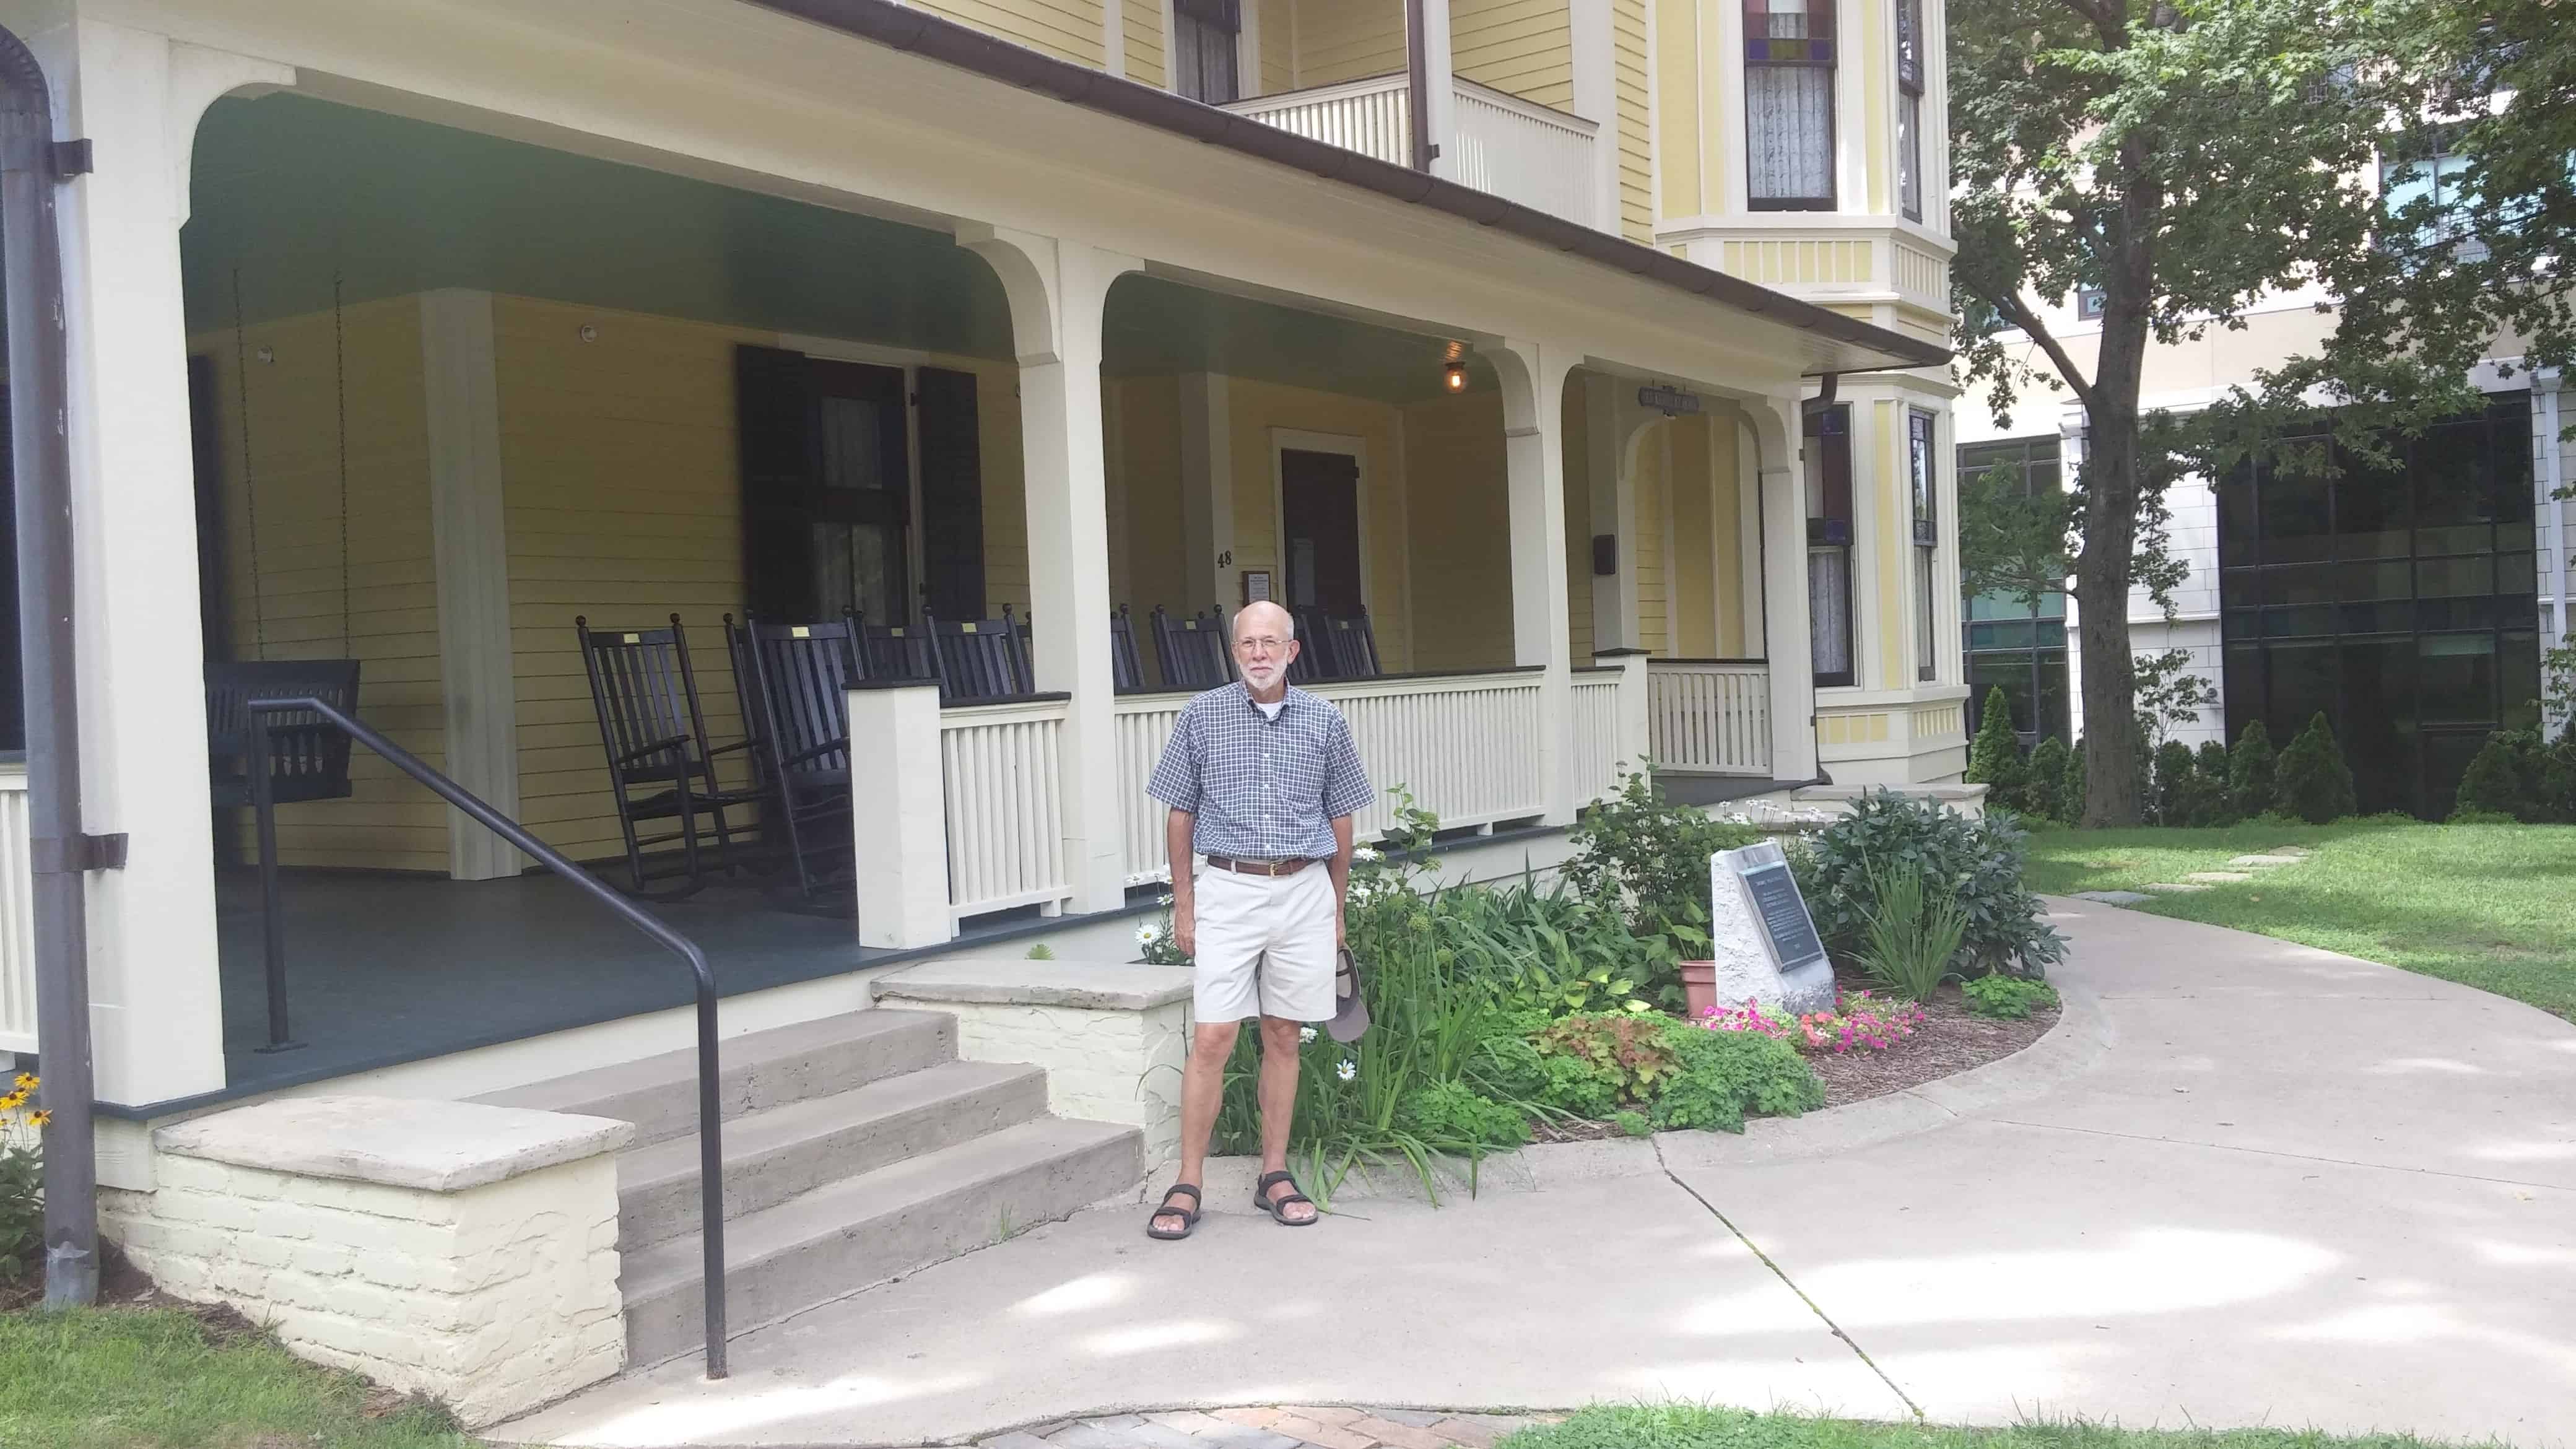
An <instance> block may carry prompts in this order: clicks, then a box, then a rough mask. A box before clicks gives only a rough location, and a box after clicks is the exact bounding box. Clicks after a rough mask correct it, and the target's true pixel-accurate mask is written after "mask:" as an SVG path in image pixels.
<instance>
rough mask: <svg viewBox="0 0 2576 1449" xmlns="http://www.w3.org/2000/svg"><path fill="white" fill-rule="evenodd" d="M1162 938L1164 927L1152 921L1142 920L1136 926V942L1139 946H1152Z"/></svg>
mask: <svg viewBox="0 0 2576 1449" xmlns="http://www.w3.org/2000/svg"><path fill="white" fill-rule="evenodd" d="M1161 939H1163V928H1162V927H1160V926H1158V925H1155V924H1154V923H1153V922H1151V921H1145V922H1142V923H1140V924H1139V925H1138V926H1137V927H1136V944H1137V945H1139V946H1151V945H1153V944H1154V943H1155V942H1156V941H1159V940H1161Z"/></svg>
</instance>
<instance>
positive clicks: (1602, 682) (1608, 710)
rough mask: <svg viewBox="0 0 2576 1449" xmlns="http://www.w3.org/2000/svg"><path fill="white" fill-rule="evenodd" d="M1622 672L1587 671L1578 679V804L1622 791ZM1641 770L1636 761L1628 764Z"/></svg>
mask: <svg viewBox="0 0 2576 1449" xmlns="http://www.w3.org/2000/svg"><path fill="white" fill-rule="evenodd" d="M1621 673H1622V671H1620V670H1617V669H1586V670H1582V671H1579V672H1577V673H1576V674H1575V676H1574V802H1575V804H1576V805H1578V806H1581V805H1589V804H1591V803H1592V802H1593V801H1595V800H1598V799H1600V798H1601V797H1602V796H1604V795H1607V794H1610V793H1611V792H1612V791H1614V790H1616V789H1618V788H1619V765H1620V762H1621V760H1620V757H1621V756H1622V755H1623V754H1624V753H1625V751H1624V750H1623V749H1622V748H1621V739H1622V734H1621V731H1620V728H1619V684H1620V677H1621ZM1627 764H1628V766H1629V768H1631V769H1634V768H1636V767H1637V762H1636V761H1635V760H1629V761H1627Z"/></svg>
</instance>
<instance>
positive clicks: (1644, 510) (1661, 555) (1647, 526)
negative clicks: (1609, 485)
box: [1629, 422, 1673, 654]
mask: <svg viewBox="0 0 2576 1449" xmlns="http://www.w3.org/2000/svg"><path fill="white" fill-rule="evenodd" d="M1671 427H1672V424H1671V423H1669V422H1659V423H1654V424H1652V425H1650V426H1648V427H1647V429H1646V430H1645V432H1643V433H1641V434H1639V435H1638V437H1637V440H1636V441H1635V442H1633V443H1631V444H1630V445H1629V449H1630V452H1629V458H1630V464H1629V467H1630V470H1631V471H1630V474H1629V491H1630V497H1631V499H1632V501H1633V504H1634V506H1635V508H1636V510H1637V647H1639V648H1641V649H1644V650H1647V651H1648V652H1650V653H1655V654H1670V653H1672V652H1673V646H1672V631H1671V630H1670V628H1669V627H1668V620H1669V618H1670V616H1671V604H1670V601H1671V592H1670V579H1669V577H1668V572H1667V570H1666V568H1665V564H1664V559H1665V539H1664V535H1665V528H1664V434H1665V433H1666V432H1667V431H1669V430H1670V429H1671Z"/></svg>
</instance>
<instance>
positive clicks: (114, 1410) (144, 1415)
mask: <svg viewBox="0 0 2576 1449" xmlns="http://www.w3.org/2000/svg"><path fill="white" fill-rule="evenodd" d="M369 1394H370V1391H369V1389H368V1386H367V1384H366V1383H365V1382H364V1381H363V1380H361V1379H359V1378H357V1377H356V1376H354V1375H351V1374H342V1373H332V1372H329V1371H327V1370H324V1369H318V1368H315V1367H313V1366H311V1365H309V1364H305V1363H301V1362H298V1361H297V1360H295V1359H293V1358H290V1357H288V1356H287V1353H286V1350H284V1349H282V1348H280V1347H278V1346H277V1343H276V1341H275V1340H274V1339H271V1338H269V1337H267V1336H266V1335H264V1334H258V1333H250V1332H238V1333H213V1334H210V1333H208V1331H207V1330H206V1328H205V1326H204V1325H203V1324H202V1323H201V1322H200V1321H199V1320H198V1318H197V1317H196V1315H194V1314H191V1313H188V1312H186V1311H184V1310H180V1309H170V1308H161V1309H134V1308H98V1309H83V1310H78V1311H74V1312H68V1313H41V1312H25V1313H6V1314H0V1446H5V1449H284V1446H288V1445H296V1446H304V1445H326V1446H329V1449H473V1446H474V1445H475V1444H476V1443H477V1441H476V1440H473V1439H470V1438H467V1437H466V1436H465V1435H463V1434H461V1433H458V1432H457V1431H456V1429H455V1427H454V1426H453V1425H452V1424H451V1423H450V1422H449V1421H448V1419H447V1417H446V1415H444V1414H442V1413H440V1412H438V1411H437V1410H434V1409H430V1408H427V1407H424V1406H420V1405H412V1404H398V1405H387V1404H382V1403H377V1404H374V1405H371V1404H370V1401H369ZM371 1408H374V1409H377V1410H379V1411H381V1412H380V1413H379V1414H371V1413H370V1409H371Z"/></svg>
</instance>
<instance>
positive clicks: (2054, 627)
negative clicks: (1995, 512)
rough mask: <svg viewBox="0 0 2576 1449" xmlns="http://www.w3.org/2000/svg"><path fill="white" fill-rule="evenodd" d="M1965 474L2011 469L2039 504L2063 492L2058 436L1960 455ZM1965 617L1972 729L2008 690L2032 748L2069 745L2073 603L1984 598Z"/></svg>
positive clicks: (2056, 597) (1976, 446) (1964, 450)
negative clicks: (2045, 741)
mask: <svg viewBox="0 0 2576 1449" xmlns="http://www.w3.org/2000/svg"><path fill="white" fill-rule="evenodd" d="M1957 466H1958V470H1959V477H1960V478H1961V479H1962V480H1963V481H1964V480H1965V479H1967V478H1968V477H1969V476H1970V475H1972V474H1985V473H1988V472H1992V471H1993V470H1995V469H1998V468H2000V469H2004V470H2006V471H2007V472H2008V473H2009V474H2010V475H2011V476H2012V477H2013V478H2014V479H2015V480H2016V481H2017V482H2018V483H2019V484H2020V485H2021V487H2022V489H2023V490H2024V491H2025V492H2026V493H2028V494H2031V495H2034V496H2035V495H2038V494H2041V493H2054V492H2056V491H2058V489H2059V488H2060V487H2061V486H2062V485H2061V482H2060V478H2059V471H2060V468H2059V461H2058V440H2057V438H2056V437H2055V436H2054V435H2051V436H2048V437H2042V438H2012V439H2007V440H2004V441H2001V442H1993V443H1970V444H1967V445H1965V446H1963V447H1961V448H1960V449H1959V450H1958V456H1957ZM1965 613H1966V615H1967V618H1966V619H1965V620H1964V621H1963V627H1962V631H1961V632H1963V633H1964V634H1965V635H1966V636H1967V639H1966V643H1967V677H1968V690H1969V693H1968V725H1969V728H1970V729H1972V730H1973V729H1974V728H1975V727H1976V726H1977V724H1978V722H1979V716H1980V715H1981V713H1982V712H1983V711H1984V709H1985V706H1986V696H1987V694H1989V693H1990V692H1992V691H1993V690H1996V689H2001V690H2002V691H2003V692H2004V701H2005V704H2006V707H2007V708H2009V709H2010V710H2011V711H2012V723H2013V729H2014V730H2015V731H2017V732H2018V733H2019V734H2020V735H2021V738H2022V742H2023V743H2024V744H2026V745H2028V744H2036V743H2037V742H2038V741H2039V740H2040V739H2042V738H2046V737H2053V738H2056V739H2061V740H2063V739H2066V738H2068V734H2069V730H2068V725H2069V721H2070V711H2069V710H2068V708H2067V696H2066V689H2067V682H2066V596H2065V595H2064V594H2042V595H2041V596H2040V597H2039V599H2038V600H2037V601H2036V602H2033V601H2031V600H2028V599H2024V598H2022V597H2021V596H2020V595H2018V594H2013V593H1993V594H1980V595H1978V596H1977V597H1975V598H1973V599H1969V600H1968V601H1967V604H1966V609H1965Z"/></svg>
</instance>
